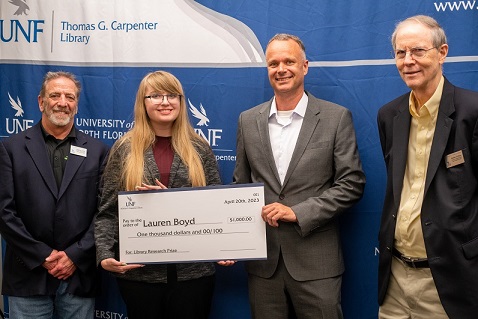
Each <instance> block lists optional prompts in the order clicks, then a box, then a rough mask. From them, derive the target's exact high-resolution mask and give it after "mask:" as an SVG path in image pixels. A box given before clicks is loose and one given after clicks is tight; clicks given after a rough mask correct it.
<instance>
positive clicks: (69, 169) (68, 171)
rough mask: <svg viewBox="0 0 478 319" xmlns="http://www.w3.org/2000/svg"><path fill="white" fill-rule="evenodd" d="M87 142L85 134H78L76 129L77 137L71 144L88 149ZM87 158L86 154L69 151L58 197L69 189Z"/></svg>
mask: <svg viewBox="0 0 478 319" xmlns="http://www.w3.org/2000/svg"><path fill="white" fill-rule="evenodd" d="M75 130H76V129H75ZM86 144H87V141H86V139H85V138H84V136H82V135H80V134H78V131H76V138H75V139H73V140H72V141H71V146H76V147H81V148H85V149H87V145H86ZM70 149H71V148H70ZM86 156H88V151H87V152H86ZM85 159H86V157H85V156H80V155H75V154H72V153H71V151H70V153H68V160H67V161H66V167H65V172H64V173H63V179H62V180H61V186H60V192H59V194H58V198H60V197H61V196H62V195H63V193H64V192H65V191H66V190H67V189H68V185H70V183H71V181H72V180H73V177H74V176H75V174H76V172H77V171H78V169H79V168H80V165H81V163H83V161H84V160H85Z"/></svg>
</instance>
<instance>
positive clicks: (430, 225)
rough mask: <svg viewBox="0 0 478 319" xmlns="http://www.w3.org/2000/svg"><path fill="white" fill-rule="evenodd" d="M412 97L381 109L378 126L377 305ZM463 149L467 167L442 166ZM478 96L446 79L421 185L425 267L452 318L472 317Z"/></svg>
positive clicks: (476, 304)
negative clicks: (382, 181) (383, 187)
mask: <svg viewBox="0 0 478 319" xmlns="http://www.w3.org/2000/svg"><path fill="white" fill-rule="evenodd" d="M409 96H410V93H407V94H405V95H402V96H401V97H399V98H397V99H395V100H393V101H392V102H390V103H388V104H386V105H385V106H383V107H382V108H381V109H380V110H379V112H378V128H379V133H380V142H381V144H382V151H383V156H384V159H385V164H386V166H387V177H388V179H387V191H386V195H385V202H384V207H383V213H382V220H381V225H380V233H379V245H380V259H379V278H378V279H379V287H378V289H379V294H378V301H379V304H382V303H383V300H384V298H385V294H386V292H387V288H388V283H389V280H390V267H391V261H392V254H391V248H392V247H393V244H394V243H393V241H394V233H395V225H396V216H397V211H398V208H399V205H400V195H401V191H402V185H403V176H404V172H405V166H406V161H407V151H408V136H409V130H410V123H411V115H410V112H409V107H408V102H409ZM460 150H461V151H462V152H463V156H464V160H465V162H464V163H463V164H460V165H456V166H454V167H450V168H447V167H446V164H445V160H446V156H447V155H448V154H451V153H453V152H456V151H460ZM477 177H478V93H477V92H472V91H468V90H464V89H461V88H458V87H455V86H453V85H452V84H451V83H450V82H448V80H447V79H445V84H444V87H443V95H442V98H441V102H440V107H439V111H438V118H437V122H436V129H435V135H434V138H433V143H432V147H431V151H430V160H429V163H428V171H427V176H426V181H425V194H424V199H423V204H422V211H421V224H422V229H423V237H424V239H425V247H426V250H427V255H428V260H429V264H430V269H431V272H432V275H433V279H434V281H435V284H436V287H437V290H438V294H439V296H440V300H441V302H442V304H443V307H444V308H445V311H446V312H447V314H448V316H449V317H450V318H451V319H466V318H470V319H471V318H476V316H477V314H478V178H477Z"/></svg>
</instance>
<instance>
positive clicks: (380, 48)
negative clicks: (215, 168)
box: [0, 0, 478, 319]
mask: <svg viewBox="0 0 478 319" xmlns="http://www.w3.org/2000/svg"><path fill="white" fill-rule="evenodd" d="M18 1H19V2H22V1H20V0H18ZM70 2H71V3H72V7H75V5H74V4H76V5H77V6H78V7H79V8H80V9H81V10H80V11H81V12H79V13H78V11H76V10H77V8H72V9H71V10H75V11H74V12H71V13H72V14H74V16H75V17H76V16H79V18H70V17H69V18H68V19H69V20H68V23H70V25H71V27H70V26H68V25H67V24H62V21H65V20H61V18H60V19H58V18H57V17H58V16H61V13H62V12H64V11H68V8H65V4H64V2H61V1H53V0H51V1H50V0H47V1H45V0H42V1H41V2H40V1H39V0H36V1H34V0H30V1H29V2H28V6H29V10H25V12H24V13H23V14H21V12H20V13H19V14H16V10H17V9H18V8H21V7H20V6H14V5H13V4H11V3H9V2H7V1H2V4H1V5H0V9H1V11H0V19H1V20H0V23H1V24H0V28H1V29H0V59H1V60H0V136H1V137H7V136H9V135H11V134H14V133H17V132H18V131H20V130H24V129H26V128H28V127H30V126H32V125H34V123H36V122H37V121H38V120H39V118H40V112H39V111H38V106H37V102H36V101H37V95H38V92H39V89H40V83H41V81H42V78H43V75H44V74H45V72H47V71H49V70H60V69H61V70H66V71H70V72H73V73H75V74H76V75H78V77H79V79H80V80H81V82H82V84H83V92H82V95H81V98H80V105H79V113H78V115H77V118H76V125H77V127H78V128H80V129H81V130H83V131H85V132H87V133H88V134H90V135H92V136H95V137H97V138H99V139H102V140H104V141H105V142H106V143H108V144H109V145H112V144H113V142H114V141H115V140H116V139H117V138H118V137H119V136H121V135H122V134H123V133H124V132H125V131H127V130H128V128H129V127H131V125H132V110H133V104H134V98H135V94H136V90H137V87H138V84H139V81H140V80H141V78H142V77H143V76H144V75H145V74H146V73H147V72H150V71H153V70H158V69H163V70H167V71H170V72H172V73H173V74H175V75H176V76H177V77H178V78H179V79H180V81H181V82H182V84H183V86H184V88H185V92H186V98H187V99H188V100H189V102H190V103H191V105H192V106H194V107H196V108H198V109H199V106H200V105H202V106H203V107H204V109H205V111H206V113H207V118H208V120H209V122H208V123H207V124H208V125H207V126H206V125H199V124H200V123H199V120H198V119H196V118H194V117H193V116H192V114H191V113H190V119H191V123H192V124H193V126H194V127H195V129H196V131H197V132H198V133H199V134H201V135H202V136H203V137H205V138H206V139H207V140H208V141H209V143H210V144H211V146H212V148H213V150H214V152H215V154H216V156H217V159H218V162H219V165H220V170H221V177H222V180H223V183H230V182H231V180H232V171H233V168H234V161H235V136H236V124H237V118H238V115H239V113H240V112H241V111H243V110H245V109H248V108H250V107H253V106H254V105H257V104H259V103H261V102H263V101H265V100H268V99H270V98H271V97H272V95H273V92H272V90H271V88H270V85H269V82H268V79H267V73H266V69H265V64H264V63H263V60H262V58H263V50H264V49H265V46H266V44H267V42H268V40H269V39H270V38H271V37H272V36H273V35H274V34H276V33H284V32H285V33H292V34H295V35H298V36H299V37H301V38H302V40H303V41H304V43H305V46H306V51H307V58H308V60H309V63H310V68H309V74H308V75H307V76H306V89H307V90H309V91H310V92H311V93H312V94H314V95H315V96H317V97H320V98H323V99H326V100H330V101H332V102H335V103H338V104H341V105H344V106H345V107H347V108H349V109H350V110H351V111H352V114H353V118H354V125H355V128H356V131H357V139H358V145H359V152H360V156H361V159H362V163H363V167H364V170H365V173H366V177H367V185H366V189H365V193H364V196H363V199H362V200H361V201H360V202H359V203H358V205H356V206H355V207H354V208H353V209H351V210H350V211H348V212H347V213H346V214H344V215H343V216H342V217H341V225H342V238H343V246H344V254H345V263H346V272H345V274H344V281H343V308H344V314H345V318H352V319H353V318H376V317H377V309H378V306H377V302H376V293H377V287H376V277H377V254H378V251H377V248H376V246H377V235H378V227H379V219H380V213H381V211H380V210H381V206H382V200H383V197H384V187H385V169H384V163H383V159H382V155H381V150H380V145H379V139H378V133H377V127H376V114H377V110H378V109H379V108H380V106H381V105H383V104H385V103H386V102H388V101H390V100H391V99H393V98H395V97H397V96H398V95H401V94H403V93H405V92H406V91H407V87H406V86H405V85H404V84H403V82H402V80H401V79H400V77H399V76H398V73H397V70H396V68H395V65H394V61H393V60H392V59H391V55H390V51H391V45H390V35H391V33H392V31H393V29H394V26H395V24H396V22H397V21H398V20H401V19H404V18H406V17H408V16H411V15H415V14H427V15H431V16H433V17H434V18H436V19H437V20H438V21H439V22H440V23H441V24H442V26H443V27H444V29H445V31H446V32H447V35H448V38H449V45H450V51H449V57H448V58H447V62H446V63H445V65H444V73H445V75H446V76H447V77H448V79H449V80H450V81H451V82H452V83H453V84H455V85H458V86H461V87H465V88H468V89H472V90H476V91H478V72H477V71H478V53H477V52H478V11H477V10H478V1H450V2H448V1H433V0H422V1H416V0H405V1H401V2H397V1H392V0H382V1H374V0H354V1H334V0H318V1H310V0H294V1H290V0H274V1H273V0H254V1H250V0H249V1H245V0H242V1H241V0H235V1H232V0H231V1H214V0H198V1H188V0H183V1H180V0H175V1H173V0H158V1H153V0H149V1H146V0H141V1H136V2H137V10H134V12H130V11H127V10H122V9H121V5H124V3H125V2H124V1H117V2H113V1H101V2H100V3H98V4H97V5H98V6H99V7H100V9H101V6H103V5H104V6H105V7H107V6H117V8H116V10H114V12H113V15H117V16H118V17H119V18H118V20H120V19H122V21H128V23H129V22H131V23H132V22H134V21H139V22H140V21H141V19H142V17H143V16H147V15H148V14H149V17H150V18H149V19H150V20H151V19H153V20H151V21H153V22H154V21H158V22H159V26H160V27H163V26H165V25H166V26H168V25H171V26H172V27H171V28H169V29H166V31H168V32H166V31H165V33H162V34H161V37H155V36H154V35H155V34H154V33H149V34H146V33H145V32H146V31H134V30H133V31H129V32H125V31H121V30H119V31H118V30H115V33H113V32H111V33H109V34H107V35H102V37H101V41H98V43H95V42H94V41H97V39H100V35H97V33H94V32H99V31H98V30H86V29H85V28H86V26H87V25H96V28H97V29H98V25H100V24H99V23H98V22H99V21H102V20H101V17H96V16H95V14H98V15H99V16H101V14H102V13H101V12H100V13H97V11H101V10H100V9H98V8H97V7H96V6H95V4H96V2H93V1H90V0H88V1H84V2H83V3H82V1H80V0H77V1H70ZM163 3H164V7H163V6H162V4H163ZM173 3H174V5H177V6H176V7H174V8H181V10H183V12H189V11H188V10H190V8H195V11H194V12H195V13H194V14H196V13H197V12H200V13H201V14H202V16H204V17H207V18H208V19H209V20H207V22H204V23H203V24H201V25H202V26H203V27H204V28H205V29H207V28H215V29H214V30H215V31H214V30H213V29H210V30H213V31H214V32H213V33H215V34H216V35H217V34H221V32H222V30H232V29H234V30H242V31H241V32H230V34H232V35H235V38H236V39H238V42H237V43H240V44H242V45H243V46H242V49H241V48H239V46H238V45H236V44H235V45H231V47H234V48H236V50H237V51H238V52H239V51H241V50H242V51H244V52H246V53H247V54H244V56H246V58H238V60H237V61H236V60H231V61H230V62H226V63H222V62H221V61H220V60H217V61H212V62H211V61H208V60H207V57H203V56H201V54H202V53H198V54H197V56H201V57H203V60H200V59H197V56H195V54H196V53H197V52H198V51H197V50H198V49H197V48H202V47H203V46H204V47H206V48H209V47H210V48H211V49H210V51H209V53H210V54H211V55H213V54H216V51H217V50H218V49H217V48H216V47H214V46H215V45H216V44H217V43H218V42H217V41H218V40H215V41H213V40H208V39H209V38H208V37H204V38H200V39H199V42H198V43H197V44H196V42H194V41H195V39H192V40H190V41H191V43H194V46H195V47H194V48H191V49H190V50H188V49H187V48H188V42H184V41H182V39H186V40H187V39H188V38H187V35H188V34H189V30H193V29H188V28H186V26H185V27H184V28H185V29H184V30H183V31H181V30H182V29H181V23H179V24H178V25H179V26H176V24H175V23H177V22H181V21H182V20H181V19H183V18H181V15H180V14H179V13H175V14H176V19H175V20H171V19H170V20H167V19H166V20H164V21H163V20H162V19H163V16H165V15H166V13H165V12H164V10H166V9H164V8H169V7H168V5H171V9H170V10H173V7H172V6H173ZM46 4H48V6H49V7H48V8H47V9H44V7H46V6H47V5H46ZM135 6H136V5H135ZM93 8H94V10H95V11H93ZM97 9H98V10H97ZM167 10H169V9H167ZM52 12H54V13H55V14H54V15H52V14H51V13H52ZM93 12H94V13H93ZM215 13H217V15H216V14H215ZM90 14H91V15H92V16H94V18H92V19H90ZM191 16H192V13H190V14H189V17H191ZM151 17H153V18H151ZM154 17H156V19H157V20H154ZM227 17H228V18H227ZM214 19H215V20H214ZM195 20H197V18H196V19H195ZM30 21H43V23H38V24H37V25H36V29H35V24H34V23H33V22H30ZM187 21H189V20H187V18H184V24H185V25H186V24H187V23H186V22H187ZM210 21H219V22H218V23H215V24H214V25H213V26H211V25H210V23H209V22H210ZM188 23H189V22H188ZM50 24H56V25H59V26H60V31H58V29H55V28H50ZM108 25H109V26H110V28H115V26H114V24H113V23H111V24H108ZM131 25H132V24H131ZM124 26H125V27H126V28H127V27H128V25H124ZM244 26H245V28H244ZM90 28H91V26H90ZM116 28H118V27H116ZM217 28H219V29H221V30H219V31H218V30H217ZM39 29H42V31H38V30H39ZM15 30H16V31H15ZM35 30H37V31H36V32H35ZM55 30H56V31H55ZM194 30H200V29H198V28H194ZM50 32H51V37H55V36H56V38H57V40H58V39H60V40H58V41H57V42H55V41H53V40H51V41H50V40H48V41H47V40H45V41H43V40H42V37H43V36H45V37H47V36H50V35H49V34H50ZM105 32H106V31H105ZM133 32H136V33H135V34H133ZM140 32H143V33H140ZM191 32H193V31H191ZM194 32H196V31H194ZM197 32H199V31H197ZM211 32H212V31H211ZM67 33H68V34H71V35H72V36H74V37H75V36H80V37H81V36H83V35H84V36H85V37H84V38H80V37H79V38H74V39H75V41H76V42H81V41H80V40H83V43H74V44H73V43H70V42H66V41H61V39H65V37H66V34H67ZM89 34H91V38H89V39H88V41H90V43H89V44H85V43H84V42H85V41H86V39H87V38H86V36H87V35H89ZM170 34H172V36H169V35H170ZM35 35H36V36H37V37H38V39H37V41H34V36H35ZM241 35H244V38H240V37H241ZM95 36H96V38H95ZM123 36H124V37H132V39H139V38H141V45H146V47H145V48H146V50H143V48H142V49H141V50H143V51H141V50H140V51H139V52H137V51H134V48H131V47H130V46H128V43H127V41H124V42H121V40H120V37H123ZM62 37H63V38H62ZM143 37H144V38H143ZM195 38H197V37H195ZM108 39H109V40H108ZM128 39H129V38H128ZM245 39H246V40H247V41H249V42H248V43H249V44H247V41H246V40H245ZM108 41H109V42H111V43H113V50H112V52H113V53H111V52H110V53H108V52H107V53H108V54H109V56H108V59H106V60H107V61H103V60H102V59H101V57H98V56H97V55H98V54H100V53H101V52H100V53H98V52H97V51H98V50H95V51H94V52H93V53H89V51H85V50H83V49H81V50H80V49H79V48H82V47H80V45H81V46H84V47H87V46H89V45H92V46H93V47H94V46H95V45H96V46H97V47H95V48H101V46H102V45H106V44H105V43H106V42H108ZM128 41H130V40H128ZM228 41H229V42H228V43H232V42H231V41H232V40H228ZM115 42H121V46H120V47H115V46H114V43H115ZM138 45H139V44H138ZM98 46H99V47H98ZM175 46H177V47H178V60H179V61H176V60H174V59H173V60H171V59H170V56H164V57H162V56H161V52H163V51H162V49H164V50H166V48H169V49H170V48H171V47H173V48H174V47H175ZM184 46H185V48H186V49H184V48H183V47H184ZM59 47H61V48H62V49H63V50H65V51H66V52H67V55H68V54H71V56H75V58H72V59H68V58H63V55H59V53H58V48H59ZM250 48H253V49H250ZM149 49H151V50H153V49H154V50H157V52H158V59H157V60H154V59H155V58H154V54H152V53H151V52H150V50H149ZM116 50H118V51H123V50H124V51H127V52H126V53H125V54H127V53H129V54H130V55H134V56H135V59H131V58H130V57H128V56H127V57H126V58H123V57H118V60H116V56H117V55H116V52H118V51H116ZM224 50H226V49H224ZM254 50H255V51H257V53H251V52H253V51H254ZM38 51H40V53H41V54H37V53H36V52H38ZM242 51H241V52H242ZM26 52H33V53H26ZM78 52H80V54H82V55H81V56H80V57H78V58H77V57H76V55H75V54H78ZM84 52H86V53H84ZM225 52H226V51H225ZM153 53H154V52H153ZM186 53H188V54H186ZM89 54H91V57H90V55H89ZM105 54H106V53H105ZM183 54H185V55H184V63H181V61H182V60H181V59H182V55H183ZM226 55H228V56H229V54H226ZM118 56H119V53H118ZM143 56H144V59H143ZM150 56H152V57H150ZM195 59H197V60H195ZM241 59H242V60H241ZM239 60H240V61H239ZM12 100H13V101H14V102H15V103H16V104H19V103H20V104H21V108H22V110H23V114H22V115H21V116H20V115H16V111H15V110H14V109H13V107H12V102H11V101H12ZM188 104H189V103H188ZM405 133H406V132H405ZM311 173H313V172H311ZM0 182H1V181H0ZM319 249H320V248H319ZM249 317H250V316H249V306H248V303H247V286H246V274H245V271H244V269H243V264H242V263H238V264H236V265H235V266H233V267H229V268H222V267H219V266H218V267H217V285H216V292H215V297H214V304H213V309H212V314H211V318H241V319H242V318H249ZM96 318H126V315H125V309H124V305H123V304H122V302H121V299H120V297H119V294H118V292H117V288H116V284H115V282H114V280H113V279H112V278H111V276H110V275H109V274H106V273H105V274H104V276H103V293H102V296H101V297H100V298H98V302H97V312H96Z"/></svg>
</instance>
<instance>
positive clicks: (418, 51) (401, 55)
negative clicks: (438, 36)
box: [393, 47, 436, 60]
mask: <svg viewBox="0 0 478 319" xmlns="http://www.w3.org/2000/svg"><path fill="white" fill-rule="evenodd" d="M433 49H436V47H433V48H430V49H424V48H411V49H410V50H401V49H398V50H395V51H394V52H393V55H394V57H395V59H397V60H401V59H405V57H406V56H407V52H410V57H411V58H413V59H415V58H418V59H420V58H423V57H425V56H426V55H427V52H428V51H430V50H433Z"/></svg>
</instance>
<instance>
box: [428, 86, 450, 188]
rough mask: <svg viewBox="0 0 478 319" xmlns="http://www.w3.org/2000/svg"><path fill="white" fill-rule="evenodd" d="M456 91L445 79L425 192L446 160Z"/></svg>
mask: <svg viewBox="0 0 478 319" xmlns="http://www.w3.org/2000/svg"><path fill="white" fill-rule="evenodd" d="M454 92H455V88H454V86H453V85H452V84H451V83H450V82H448V80H447V79H445V83H444V85H443V93H442V97H441V100H440V107H439V109H438V117H437V122H436V127H435V135H434V136H433V143H432V148H431V150H430V160H429V161H428V170H427V177H426V182H425V194H426V193H427V190H428V187H429V186H430V183H431V181H432V180H433V176H435V173H436V171H437V169H438V166H439V165H440V162H441V161H442V160H444V159H443V156H444V152H445V148H446V145H447V143H448V137H449V136H450V131H451V126H452V124H453V119H451V118H450V115H451V114H453V113H454V112H455V105H454V103H453V99H454Z"/></svg>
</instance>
